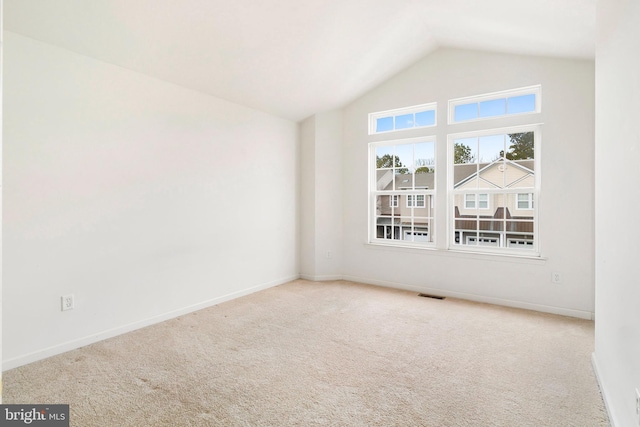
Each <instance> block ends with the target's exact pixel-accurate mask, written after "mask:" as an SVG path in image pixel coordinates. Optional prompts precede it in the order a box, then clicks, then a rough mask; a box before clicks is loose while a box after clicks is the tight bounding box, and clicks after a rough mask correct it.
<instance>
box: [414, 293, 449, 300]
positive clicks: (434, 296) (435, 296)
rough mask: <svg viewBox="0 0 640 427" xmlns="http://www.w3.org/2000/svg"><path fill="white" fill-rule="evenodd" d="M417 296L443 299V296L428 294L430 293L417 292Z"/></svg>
mask: <svg viewBox="0 0 640 427" xmlns="http://www.w3.org/2000/svg"><path fill="white" fill-rule="evenodd" d="M418 296H419V297H424V298H433V299H444V298H445V297H441V296H439V295H430V294H418Z"/></svg>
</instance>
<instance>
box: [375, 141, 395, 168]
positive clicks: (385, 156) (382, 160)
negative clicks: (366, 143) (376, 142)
mask: <svg viewBox="0 0 640 427" xmlns="http://www.w3.org/2000/svg"><path fill="white" fill-rule="evenodd" d="M394 152H395V149H394V147H393V145H391V146H380V147H376V168H378V169H380V168H392V167H393V165H394V163H395V155H394Z"/></svg>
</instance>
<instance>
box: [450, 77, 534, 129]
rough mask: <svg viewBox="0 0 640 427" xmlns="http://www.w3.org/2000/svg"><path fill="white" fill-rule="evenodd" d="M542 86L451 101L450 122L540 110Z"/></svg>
mask: <svg viewBox="0 0 640 427" xmlns="http://www.w3.org/2000/svg"><path fill="white" fill-rule="evenodd" d="M540 94H541V89H540V86H530V87H525V88H520V89H513V90H508V91H503V92H495V93H490V94H485V95H479V96H472V97H466V98H458V99H453V100H451V101H449V123H460V122H466V121H470V120H484V119H492V118H495V117H502V116H508V115H512V114H523V113H539V112H540V105H541V102H540V101H541V100H540Z"/></svg>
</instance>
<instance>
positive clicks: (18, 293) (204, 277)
mask: <svg viewBox="0 0 640 427" xmlns="http://www.w3.org/2000/svg"><path fill="white" fill-rule="evenodd" d="M4 71H5V76H4V77H5V80H4V88H5V93H4V102H5V110H4V111H5V115H4V156H5V157H4V159H5V163H4V165H5V169H4V181H5V188H4V197H5V209H4V231H5V234H4V257H5V258H4V276H3V278H4V289H3V291H4V292H3V318H4V337H3V338H4V348H3V350H4V352H3V353H4V354H3V357H4V363H3V368H4V369H7V368H11V367H14V366H17V365H20V364H23V363H27V362H30V361H32V360H36V359H38V358H41V357H45V356H48V355H51V354H55V353H58V352H61V351H65V350H68V349H71V348H74V347H77V346H79V345H84V344H86V343H88V342H92V341H96V340H98V339H102V338H105V337H107V336H110V335H114V334H117V333H121V332H125V331H127V330H131V329H134V328H136V327H140V326H143V325H145V324H148V323H152V322H155V321H159V320H162V319H165V318H168V317H172V316H175V315H177V314H180V313H183V312H187V311H189V310H193V309H196V308H200V307H203V306H206V305H210V304H212V303H214V302H217V301H222V300H224V299H227V298H231V297H233V296H238V295H242V294H244V293H248V292H251V291H252V290H256V289H259V288H263V287H268V286H273V285H275V284H279V283H282V282H285V281H287V280H290V279H293V278H296V277H298V265H297V260H298V252H299V251H298V229H297V221H298V219H297V218H298V194H299V189H298V188H297V185H298V184H297V181H298V173H299V171H298V166H297V165H298V154H299V153H298V147H297V144H298V142H297V139H298V134H297V133H298V127H297V124H296V123H293V122H290V121H286V120H282V119H279V118H276V117H273V116H270V115H267V114H264V113H261V112H258V111H255V110H251V109H248V108H245V107H241V106H238V105H235V104H231V103H228V102H226V101H223V100H220V99H216V98H213V97H210V96H206V95H203V94H199V93H197V92H194V91H191V90H187V89H184V88H181V87H178V86H175V85H172V84H168V83H165V82H162V81H159V80H155V79H152V78H149V77H147V76H144V75H141V74H138V73H134V72H131V71H128V70H126V69H122V68H119V67H115V66H111V65H109V64H106V63H102V62H99V61H96V60H93V59H90V58H87V57H84V56H80V55H76V54H74V53H71V52H69V51H65V50H62V49H59V48H56V47H53V46H50V45H47V44H43V43H40V42H37V41H34V40H32V39H29V38H25V37H22V36H19V35H16V34H13V33H5V70H4ZM70 293H73V294H75V303H76V308H75V310H72V311H66V312H61V310H60V296H61V295H65V294H70Z"/></svg>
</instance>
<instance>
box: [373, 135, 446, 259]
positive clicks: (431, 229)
mask: <svg viewBox="0 0 640 427" xmlns="http://www.w3.org/2000/svg"><path fill="white" fill-rule="evenodd" d="M427 142H428V143H432V144H433V156H434V163H433V165H432V167H433V168H435V170H436V172H435V173H433V188H429V187H419V186H415V183H414V185H413V189H400V188H397V189H394V190H391V191H388V190H387V191H385V190H378V189H377V188H376V186H377V179H376V171H377V170H378V168H377V167H376V148H377V147H379V146H391V145H393V146H397V145H407V144H420V143H427ZM368 150H369V156H368V158H369V164H368V168H369V183H368V188H369V191H368V197H369V212H368V243H370V244H376V245H384V246H395V247H416V248H435V245H436V239H435V236H436V229H435V227H436V219H437V218H436V206H437V205H436V197H437V196H436V195H437V193H436V187H437V185H438V184H437V168H438V166H437V163H436V159H437V153H438V148H437V141H436V137H435V135H429V136H424V137H415V138H401V139H392V140H383V141H371V142H369V143H368ZM414 160H415V159H414ZM383 195H389V196H393V195H397V196H398V197H400V196H405V199H406V200H407V202H406V203H408V200H409V197H406V196H423V202H422V203H423V206H420V207H417V206H411V207H409V206H407V207H406V208H408V209H411V210H412V216H411V218H412V224H411V230H409V231H411V232H413V233H414V234H413V237H414V238H415V236H418V235H419V236H426V237H427V238H429V239H431V240H432V241H430V242H425V241H416V240H413V241H408V240H404V238H403V237H404V234H405V231H406V230H404V228H405V226H404V225H403V224H399V225H396V224H395V223H392V224H388V225H387V224H383V225H384V227H385V228H384V229H385V233H384V234H385V235H386V234H387V228H388V227H389V228H392V229H395V228H397V229H398V231H399V235H400V237H401V238H400V239H395V238H393V237H392V238H379V237H377V231H378V229H377V227H378V226H379V224H377V218H378V215H377V213H376V199H377V197H378V196H383ZM412 199H413V197H412ZM399 205H401V203H399ZM413 209H426V210H427V216H422V215H413ZM429 213H430V215H429ZM393 218H399V219H401V218H402V215H398V216H397V217H396V216H395V215H393ZM415 218H418V219H427V220H428V226H427V227H426V229H425V227H421V226H417V225H415V223H414V222H413V220H414V219H415ZM391 233H392V234H393V235H395V234H396V231H395V230H391ZM416 233H417V234H416Z"/></svg>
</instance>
